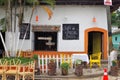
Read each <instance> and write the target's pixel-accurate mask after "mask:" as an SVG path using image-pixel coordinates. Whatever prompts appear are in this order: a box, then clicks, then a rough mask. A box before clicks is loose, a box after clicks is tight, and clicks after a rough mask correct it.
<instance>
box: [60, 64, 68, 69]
mask: <svg viewBox="0 0 120 80" xmlns="http://www.w3.org/2000/svg"><path fill="white" fill-rule="evenodd" d="M61 68H62V69H66V70H67V69H68V68H69V63H67V62H63V63H62V64H61Z"/></svg>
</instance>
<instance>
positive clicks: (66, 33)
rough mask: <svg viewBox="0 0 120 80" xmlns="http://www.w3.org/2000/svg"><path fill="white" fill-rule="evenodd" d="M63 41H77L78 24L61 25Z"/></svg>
mask: <svg viewBox="0 0 120 80" xmlns="http://www.w3.org/2000/svg"><path fill="white" fill-rule="evenodd" d="M63 39H64V40H78V39H79V24H63Z"/></svg>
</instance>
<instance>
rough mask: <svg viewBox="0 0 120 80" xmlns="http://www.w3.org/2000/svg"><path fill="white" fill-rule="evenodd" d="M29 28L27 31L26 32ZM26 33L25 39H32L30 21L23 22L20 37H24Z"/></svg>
mask: <svg viewBox="0 0 120 80" xmlns="http://www.w3.org/2000/svg"><path fill="white" fill-rule="evenodd" d="M26 30H27V33H26ZM25 33H26V37H25V39H30V24H29V23H22V25H21V27H20V39H23V38H24V35H25Z"/></svg>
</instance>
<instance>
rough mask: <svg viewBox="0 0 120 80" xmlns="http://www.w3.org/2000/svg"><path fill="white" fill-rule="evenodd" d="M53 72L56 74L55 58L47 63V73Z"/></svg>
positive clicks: (51, 73) (52, 73)
mask: <svg viewBox="0 0 120 80" xmlns="http://www.w3.org/2000/svg"><path fill="white" fill-rule="evenodd" d="M55 74H56V64H55V60H54V59H51V60H50V61H49V63H48V75H55Z"/></svg>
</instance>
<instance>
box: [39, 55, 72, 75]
mask: <svg viewBox="0 0 120 80" xmlns="http://www.w3.org/2000/svg"><path fill="white" fill-rule="evenodd" d="M51 59H54V60H55V62H56V70H58V69H60V65H61V63H62V62H64V61H67V62H68V63H70V68H71V69H72V68H73V64H72V56H71V55H68V54H60V55H41V56H38V66H39V67H40V71H41V72H42V73H47V72H48V63H49V61H50V60H51Z"/></svg>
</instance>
